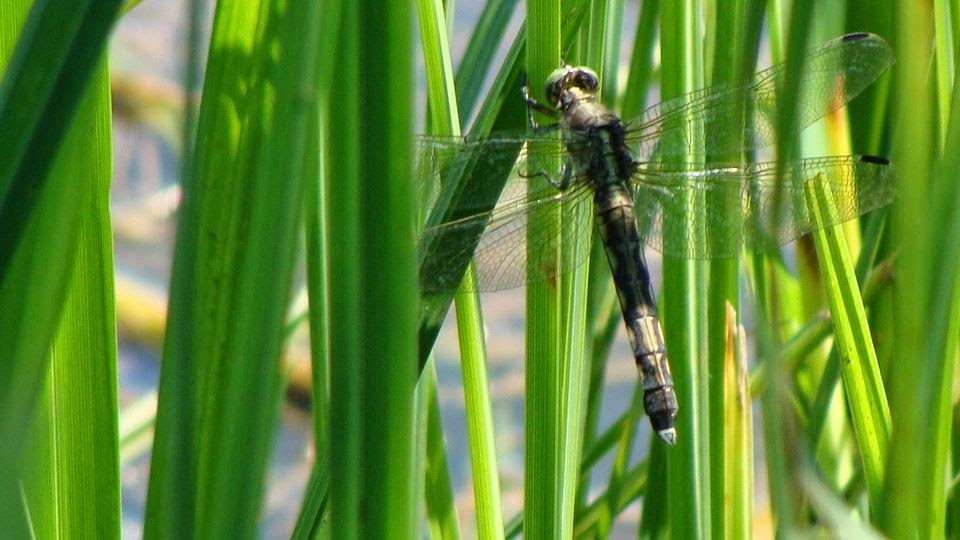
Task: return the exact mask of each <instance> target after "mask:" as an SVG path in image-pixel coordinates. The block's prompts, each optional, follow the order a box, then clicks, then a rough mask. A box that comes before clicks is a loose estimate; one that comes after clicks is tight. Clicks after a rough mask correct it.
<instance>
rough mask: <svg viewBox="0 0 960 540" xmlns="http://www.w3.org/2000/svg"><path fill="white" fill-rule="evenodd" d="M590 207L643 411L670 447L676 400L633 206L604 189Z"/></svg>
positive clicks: (616, 191)
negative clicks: (630, 352)
mask: <svg viewBox="0 0 960 540" xmlns="http://www.w3.org/2000/svg"><path fill="white" fill-rule="evenodd" d="M594 207H595V215H596V223H597V226H598V227H599V228H600V236H601V238H602V239H603V245H604V249H605V250H606V253H607V261H608V262H609V263H610V269H611V271H612V272H613V281H614V285H615V286H616V289H617V296H618V297H619V298H620V309H621V312H622V313H623V320H624V322H625V324H626V326H627V334H628V336H629V338H630V345H631V348H632V349H633V357H634V359H635V360H636V363H637V369H638V370H639V371H640V378H641V381H642V383H643V406H644V410H645V411H646V413H647V416H649V417H650V422H651V424H652V425H653V428H654V430H655V431H656V432H657V435H659V436H660V438H662V439H663V440H664V441H666V442H667V443H668V444H671V445H672V444H675V442H676V428H675V426H674V423H675V418H676V415H677V397H676V394H675V393H674V390H673V377H672V376H671V375H670V365H669V363H668V362H667V347H666V344H665V343H664V340H663V331H662V330H661V328H660V319H659V317H658V316H657V307H656V301H655V300H654V297H653V288H652V286H651V283H650V273H649V272H648V271H647V265H646V261H645V260H644V256H643V244H642V242H641V241H640V234H639V231H638V230H637V222H636V216H635V215H634V208H633V200H632V198H631V196H630V192H629V191H628V190H627V188H626V187H625V186H624V185H623V184H621V183H610V184H606V185H603V186H598V188H597V190H596V192H595V197H594Z"/></svg>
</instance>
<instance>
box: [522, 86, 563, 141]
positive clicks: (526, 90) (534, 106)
mask: <svg viewBox="0 0 960 540" xmlns="http://www.w3.org/2000/svg"><path fill="white" fill-rule="evenodd" d="M520 91H521V92H522V95H523V102H524V103H526V104H527V121H528V122H529V123H530V127H532V128H534V129H537V128H538V126H537V121H536V120H534V118H533V111H537V112H539V113H542V114H545V115H547V116H551V117H556V116H557V111H555V110H553V109H552V108H551V107H548V106H546V105H544V104H543V103H540V102H539V101H537V100H536V98H534V97H533V96H531V95H530V86H529V85H528V84H527V74H526V73H524V74H523V78H522V79H521V86H520Z"/></svg>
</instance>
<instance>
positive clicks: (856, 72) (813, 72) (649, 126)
mask: <svg viewBox="0 0 960 540" xmlns="http://www.w3.org/2000/svg"><path fill="white" fill-rule="evenodd" d="M892 63H893V50H892V49H891V48H890V46H889V45H888V44H887V43H886V42H885V41H883V39H881V38H879V37H878V36H875V35H873V34H867V33H859V34H848V35H846V36H842V37H840V38H837V39H834V40H832V41H830V42H828V43H827V44H826V45H824V46H823V47H821V48H819V49H817V50H815V51H813V52H812V53H811V54H810V55H809V56H808V57H807V59H806V63H805V65H804V69H803V76H802V80H801V82H800V107H799V110H798V115H799V116H798V119H797V120H798V124H799V126H800V127H801V128H803V127H806V126H809V125H810V124H812V123H813V122H815V121H816V120H818V119H819V118H822V117H823V116H825V115H826V114H828V113H830V112H832V111H835V110H837V109H839V108H840V107H843V105H844V104H846V103H847V102H848V101H850V100H851V99H853V98H854V97H856V96H857V95H858V94H859V93H860V92H862V91H863V90H864V89H865V88H866V87H867V86H869V85H870V84H872V83H873V81H875V80H876V79H877V78H878V77H879V76H880V75H881V74H882V73H883V72H884V71H885V70H886V69H887V68H888V67H889V66H890V65H891V64H892ZM785 74H786V64H777V65H775V66H773V67H770V68H768V69H766V70H764V71H760V72H758V73H757V74H755V75H754V78H753V81H752V82H751V83H750V84H749V85H746V86H734V85H719V86H712V87H709V88H704V89H702V90H698V91H695V92H692V93H690V94H686V95H683V96H680V97H678V98H675V99H671V100H669V101H665V102H662V103H659V104H657V105H654V106H653V107H650V108H649V109H647V110H646V111H645V112H644V113H643V114H641V115H640V116H639V117H637V118H635V119H633V120H631V121H630V122H629V123H628V125H629V126H631V128H630V129H631V130H632V133H631V135H630V136H629V137H628V144H629V146H630V147H631V148H632V149H633V150H634V151H635V152H636V154H637V156H639V157H642V158H644V159H647V158H650V157H651V156H653V155H654V154H656V155H657V156H687V155H692V154H700V153H702V152H706V153H708V154H716V153H731V152H739V151H741V150H753V149H758V148H764V147H766V146H769V145H770V144H771V143H772V142H773V137H774V122H775V115H776V110H777V107H776V94H777V88H778V87H779V86H781V84H782V82H783V78H784V76H785ZM740 100H745V103H747V106H748V107H749V108H748V110H749V111H752V121H751V122H748V123H747V126H746V128H745V130H746V131H745V133H743V134H742V135H743V137H741V133H739V132H738V131H737V130H735V129H734V128H733V127H732V126H731V123H730V122H728V121H726V119H727V118H728V116H729V115H730V114H731V113H732V111H735V110H736V108H737V107H738V106H739V103H744V101H740ZM705 126H707V129H708V131H709V135H710V136H709V137H707V138H706V140H704V137H703V130H704V128H705Z"/></svg>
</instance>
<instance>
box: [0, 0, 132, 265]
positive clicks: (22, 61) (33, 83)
mask: <svg viewBox="0 0 960 540" xmlns="http://www.w3.org/2000/svg"><path fill="white" fill-rule="evenodd" d="M120 6H121V2H120V0H103V1H91V0H86V1H83V2H76V1H69V0H47V1H42V2H35V3H34V5H33V7H32V9H31V10H30V13H29V15H28V16H27V18H26V21H25V22H24V23H23V27H22V31H21V33H20V35H19V37H18V38H17V47H16V49H15V50H13V52H12V55H11V56H10V57H9V60H8V62H7V63H6V68H5V70H4V78H3V83H2V85H0V125H2V126H3V130H0V148H3V152H0V201H2V202H0V230H2V231H3V234H2V235H0V280H5V279H6V276H7V272H8V271H9V270H10V264H11V260H12V258H13V257H14V255H15V253H16V252H17V245H18V244H19V243H20V242H21V241H22V240H23V237H24V230H25V228H26V227H27V224H28V223H29V222H30V217H31V215H32V214H33V213H34V211H35V210H36V207H37V204H38V201H39V199H40V197H41V193H42V191H43V186H44V183H45V181H46V180H47V178H48V176H47V173H48V172H49V171H50V168H51V167H52V165H53V159H54V157H55V156H56V153H57V150H58V148H59V147H60V144H61V142H62V141H63V138H64V136H65V135H66V132H67V127H68V126H69V125H70V122H69V119H71V118H72V117H73V115H74V114H75V113H76V111H77V108H78V107H79V104H80V100H81V99H82V97H83V95H84V91H85V90H86V88H87V86H88V82H89V81H90V78H91V76H92V75H93V73H94V70H95V69H96V67H97V63H98V62H99V60H100V57H101V55H102V52H103V50H104V47H105V45H106V42H107V37H108V35H109V32H110V29H111V27H112V26H113V22H114V20H115V18H116V16H117V12H118V11H119V9H120ZM5 23H6V22H5ZM18 27H19V25H18V24H14V25H12V28H18ZM12 28H11V29H12Z"/></svg>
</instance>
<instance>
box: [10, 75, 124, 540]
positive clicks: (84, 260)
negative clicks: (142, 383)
mask: <svg viewBox="0 0 960 540" xmlns="http://www.w3.org/2000/svg"><path fill="white" fill-rule="evenodd" d="M109 95H110V94H109V85H108V74H107V69H106V64H105V63H102V64H101V67H100V68H99V69H98V70H97V72H96V73H95V75H94V77H93V80H92V82H91V85H90V87H89V88H88V90H87V92H86V95H85V97H84V99H83V101H82V102H81V104H80V108H79V110H78V112H77V115H76V117H75V119H74V121H73V122H72V125H71V127H70V130H69V131H68V133H67V136H66V138H65V139H64V143H63V145H61V147H60V151H59V152H58V154H57V159H56V160H55V163H54V166H53V169H52V170H51V172H50V179H49V182H50V184H48V185H50V186H51V187H52V186H56V187H57V188H58V189H60V190H62V191H63V192H64V193H65V194H67V197H68V198H71V199H74V198H75V199H76V200H77V201H78V202H79V205H78V206H80V207H81V210H82V211H81V213H80V216H79V220H78V221H79V222H78V223H77V224H76V225H77V227H78V228H79V231H78V235H77V246H76V249H77V255H76V258H75V259H74V265H73V268H72V271H71V272H70V277H69V279H68V280H67V283H68V294H67V296H66V299H65V302H64V306H63V312H62V317H61V319H60V324H59V328H58V330H57V335H56V337H55V339H54V342H53V345H52V350H51V354H50V361H51V363H50V369H49V370H48V372H47V378H46V381H47V383H46V392H45V394H44V399H43V401H42V407H41V412H40V414H39V415H38V417H39V418H38V419H37V421H36V423H35V424H34V426H33V435H32V436H31V438H30V441H31V444H30V448H31V452H30V455H29V457H28V458H27V463H28V465H27V468H28V469H29V471H30V473H28V475H27V477H26V478H25V480H26V482H25V485H24V494H25V497H26V500H27V502H28V506H29V509H28V511H29V513H30V515H31V521H32V526H33V531H34V534H35V535H36V536H37V537H41V538H52V537H64V536H70V537H86V538H93V537H99V538H116V537H119V536H120V514H119V513H120V467H119V461H120V458H119V449H118V439H117V416H118V412H117V371H116V362H117V358H116V330H115V326H114V320H115V318H114V311H113V258H112V249H113V243H112V239H111V231H110V217H109V212H108V206H107V196H108V192H109V187H110V172H111V171H110V168H111V166H110V164H111V140H110V100H109ZM78 188H79V189H78ZM41 205H42V206H41V208H44V209H47V210H48V209H49V208H48V207H47V206H46V205H43V203H41ZM48 216H50V217H53V218H59V217H60V216H57V215H55V214H52V215H51V214H48Z"/></svg>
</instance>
